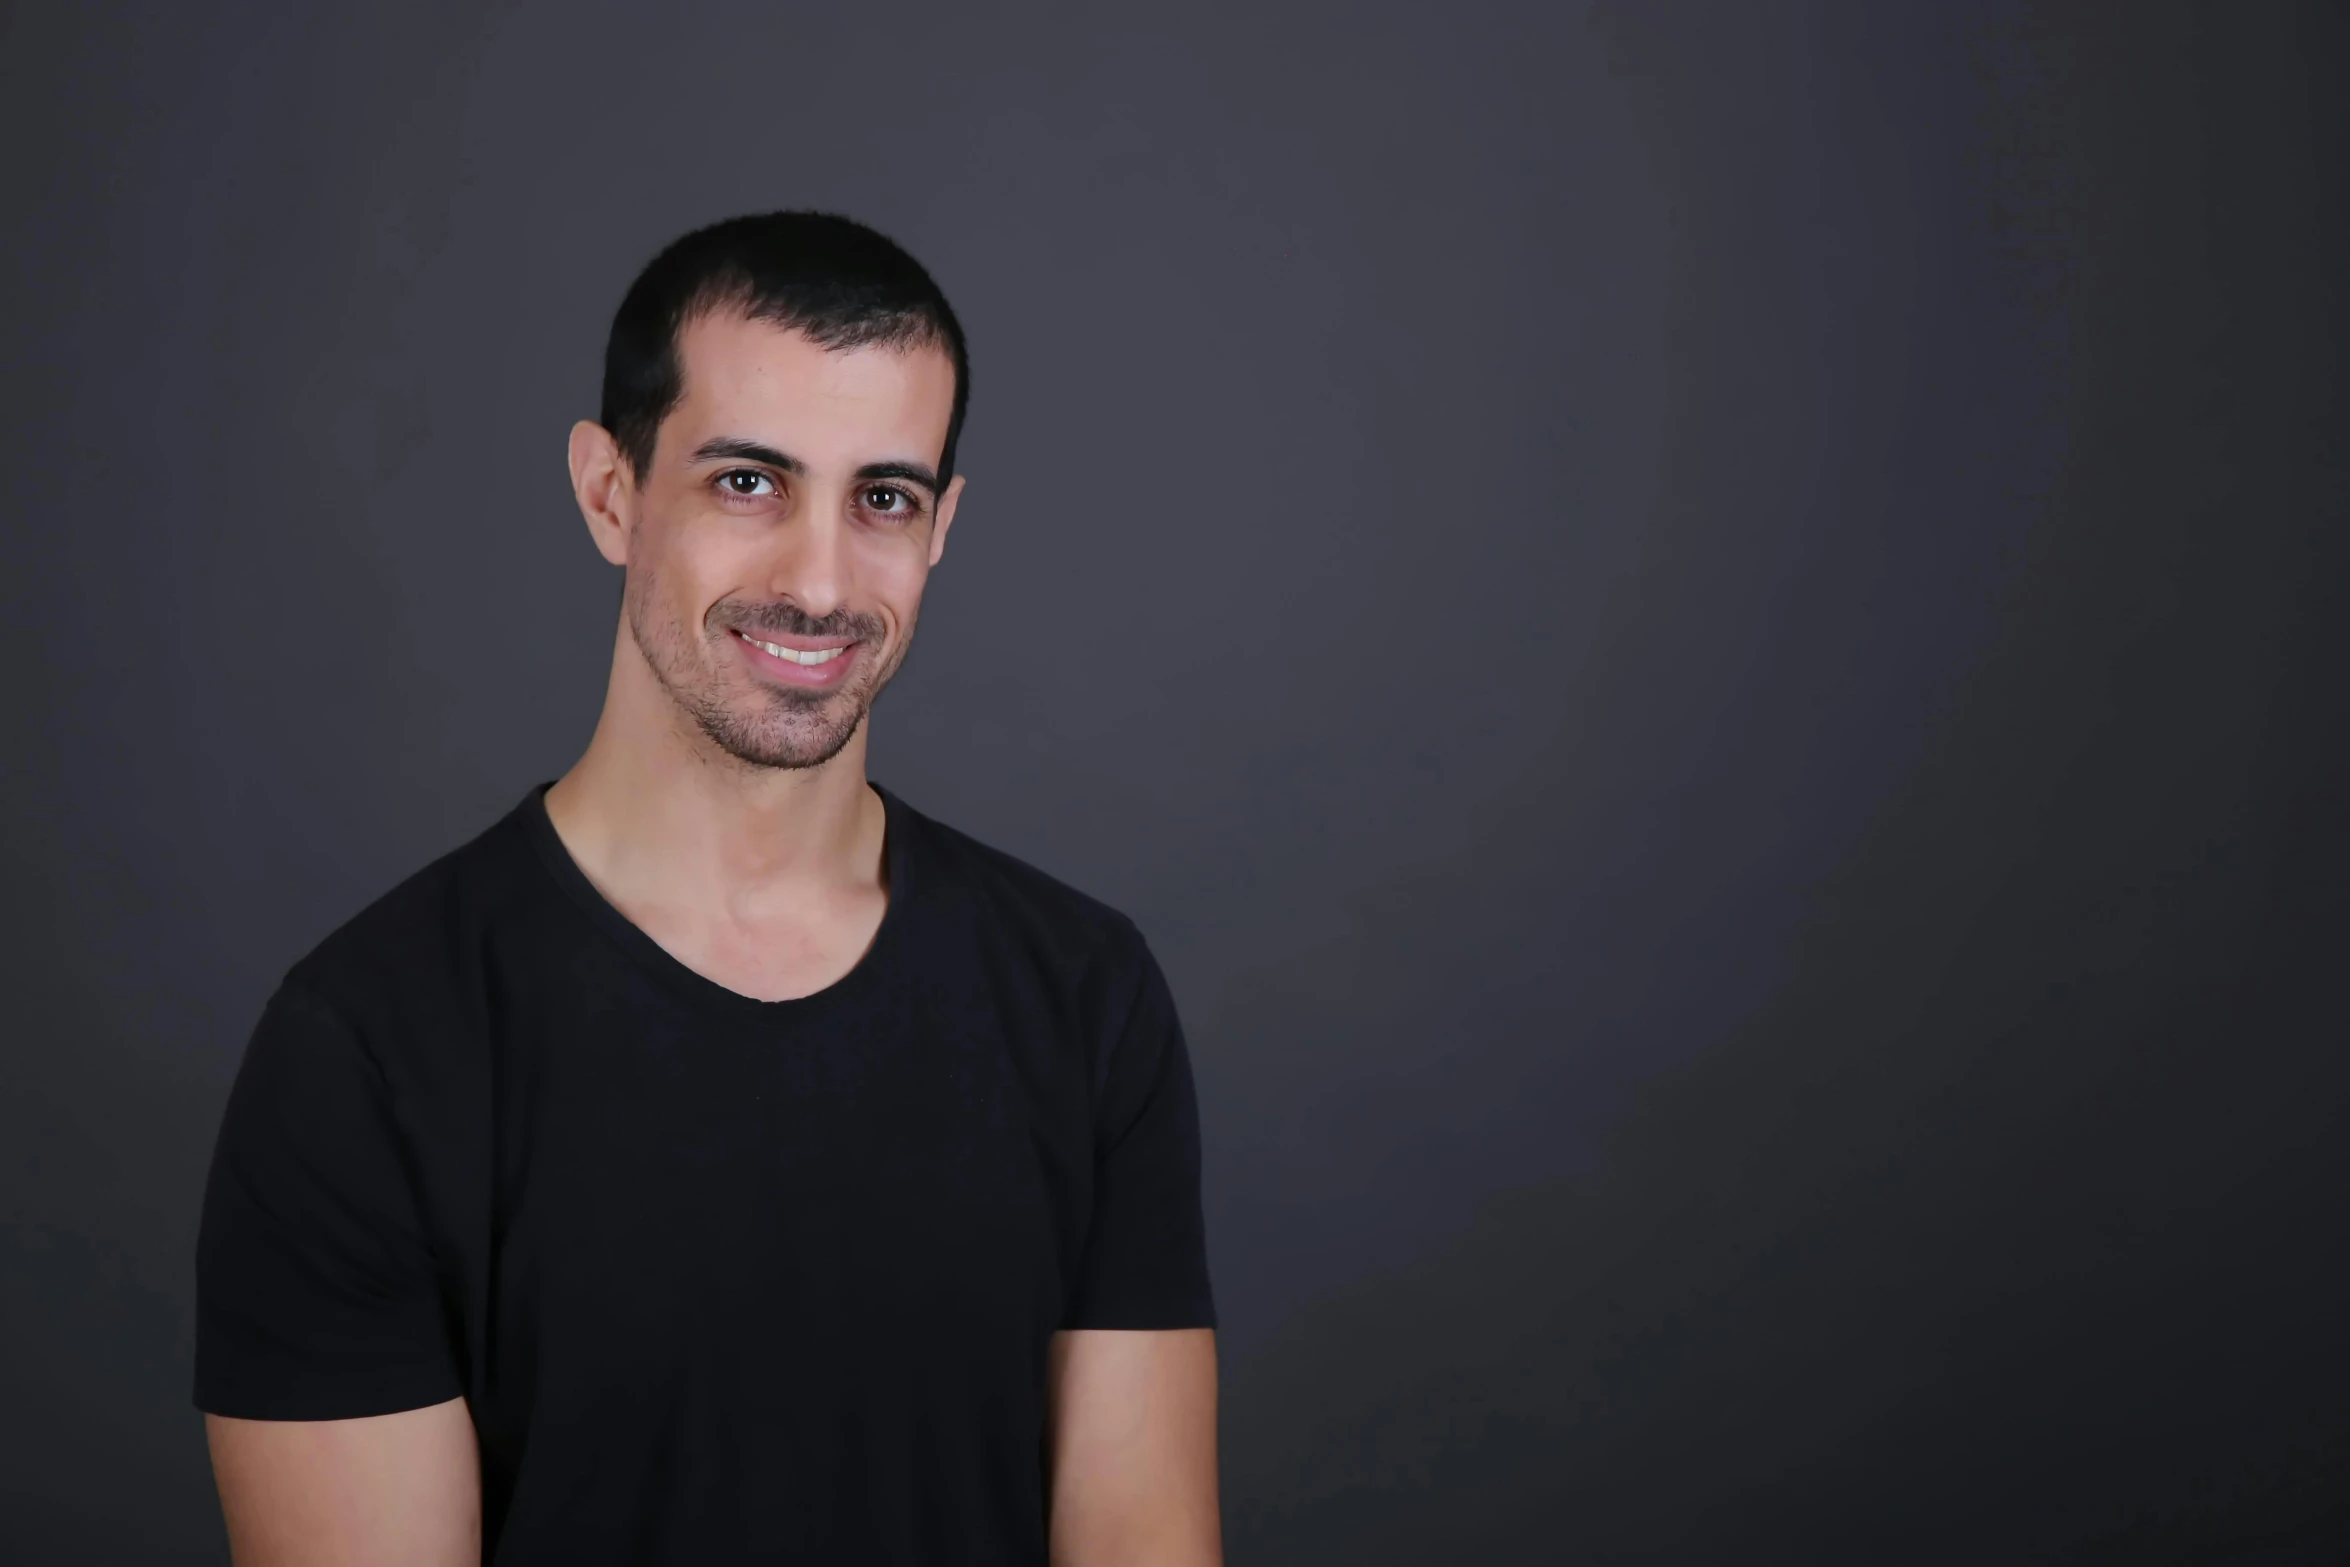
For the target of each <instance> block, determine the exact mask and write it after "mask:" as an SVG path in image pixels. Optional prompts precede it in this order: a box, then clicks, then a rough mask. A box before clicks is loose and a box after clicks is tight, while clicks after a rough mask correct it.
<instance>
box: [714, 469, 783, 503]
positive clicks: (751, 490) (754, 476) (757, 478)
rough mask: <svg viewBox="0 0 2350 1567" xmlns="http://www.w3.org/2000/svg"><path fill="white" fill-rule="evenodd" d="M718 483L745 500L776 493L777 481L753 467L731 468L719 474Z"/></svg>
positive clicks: (727, 491) (730, 493) (725, 489)
mask: <svg viewBox="0 0 2350 1567" xmlns="http://www.w3.org/2000/svg"><path fill="white" fill-rule="evenodd" d="M718 485H719V488H721V489H723V490H724V491H726V493H727V494H729V495H736V496H740V497H742V498H743V499H744V500H751V499H754V498H755V497H758V496H761V495H773V494H774V493H775V481H774V480H773V479H770V478H768V477H767V475H765V474H763V473H760V472H759V471H758V470H756V469H753V468H730V469H728V470H727V471H726V472H724V473H722V474H720V475H719V476H718ZM762 486H764V488H762Z"/></svg>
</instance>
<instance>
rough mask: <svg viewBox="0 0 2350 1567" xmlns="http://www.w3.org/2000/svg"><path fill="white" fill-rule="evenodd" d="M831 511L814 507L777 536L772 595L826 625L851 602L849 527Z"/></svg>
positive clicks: (769, 584) (770, 581)
mask: <svg viewBox="0 0 2350 1567" xmlns="http://www.w3.org/2000/svg"><path fill="white" fill-rule="evenodd" d="M829 513H830V509H829V508H823V507H811V508H809V509H808V510H806V511H803V512H802V513H800V515H798V516H796V517H794V518H792V519H791V521H789V522H788V523H786V524H785V525H784V526H783V527H781V528H779V529H777V530H776V539H775V557H774V560H773V562H772V563H771V565H770V566H769V568H768V580H767V590H768V591H769V592H770V593H773V594H775V595H776V596H777V597H778V598H785V599H789V600H791V602H792V603H794V604H796V605H798V606H799V608H800V611H801V613H803V614H805V615H807V616H809V617H810V618H811V619H817V620H821V619H822V618H823V617H825V616H826V615H829V614H831V613H832V612H833V611H834V610H836V609H838V608H840V606H841V605H842V604H843V603H845V602H847V599H848V593H849V540H848V538H847V537H846V534H847V525H846V524H845V523H844V522H843V521H842V520H841V519H840V518H839V517H837V516H834V515H830V514H829Z"/></svg>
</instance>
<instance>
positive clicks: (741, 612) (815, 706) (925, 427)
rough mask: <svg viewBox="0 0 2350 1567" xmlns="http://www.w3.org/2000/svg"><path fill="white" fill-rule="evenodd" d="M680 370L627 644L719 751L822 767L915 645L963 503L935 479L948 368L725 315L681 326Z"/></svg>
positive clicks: (648, 492) (955, 490) (926, 355)
mask: <svg viewBox="0 0 2350 1567" xmlns="http://www.w3.org/2000/svg"><path fill="white" fill-rule="evenodd" d="M678 358H679V363H680V366H681V368H682V369H683V372H684V386H685V395H684V398H683V400H682V401H681V402H680V403H679V404H678V406H677V407H676V408H675V409H674V410H673V411H671V413H670V415H669V417H668V418H667V419H665V420H663V421H662V424H661V430H660V437H659V440H658V441H657V443H656V444H655V447H654V451H653V461H652V466H651V467H650V468H648V469H647V470H646V472H645V474H644V475H643V477H642V478H641V479H640V480H638V481H637V483H636V486H635V503H634V505H633V507H632V508H631V510H632V511H633V524H632V526H631V529H630V532H629V537H628V541H627V559H626V564H627V570H628V582H627V589H626V592H625V596H624V600H623V608H624V612H625V614H626V616H627V620H628V627H629V631H630V633H631V634H632V635H633V637H634V638H635V641H636V645H637V647H638V648H639V649H640V650H641V651H642V652H643V654H644V658H645V662H646V664H647V665H649V666H650V667H651V670H652V672H653V675H654V677H655V678H656V679H657V680H658V681H659V682H660V683H661V685H662V686H663V687H664V688H666V690H667V691H668V693H669V695H670V696H671V697H672V698H673V699H674V700H675V701H676V702H677V704H678V706H679V707H680V708H681V709H682V710H683V711H684V712H685V713H686V714H687V715H688V716H689V717H691V718H692V720H693V721H694V722H695V723H696V724H697V725H698V726H699V727H700V728H701V730H702V732H703V733H704V734H705V735H707V736H708V737H709V738H710V739H711V740H712V741H714V742H715V743H716V744H717V745H718V746H719V747H721V748H722V749H723V750H725V751H727V752H728V753H729V754H731V755H733V756H735V757H737V758H738V759H740V760H742V761H744V762H747V763H750V764H752V765H754V766H760V767H815V766H819V765H821V764H822V763H825V762H828V761H830V760H831V759H832V758H833V757H834V756H835V755H837V754H839V752H840V751H841V749H842V748H843V747H844V746H846V745H847V744H848V743H849V741H850V739H851V738H852V737H853V736H855V734H856V733H857V728H858V726H859V725H860V724H862V723H863V722H864V720H865V715H866V713H867V711H868V710H869V709H870V708H871V707H872V705H873V699H874V698H875V697H876V696H877V695H879V694H880V691H881V688H882V687H883V686H884V685H886V684H888V683H889V679H890V677H891V676H892V675H894V674H896V673H897V670H898V666H899V665H900V664H901V663H903V662H904V661H905V657H906V650H907V648H908V647H909V645H910V644H911V643H912V641H913V637H914V621H915V617H916V614H917V612H918V611H919V610H920V608H921V603H922V585H923V582H924V581H925V580H926V579H927V578H928V576H929V574H930V568H931V567H932V566H933V565H935V564H936V563H937V561H938V557H939V551H940V550H941V549H942V548H943V547H944V545H945V542H946V530H947V525H948V524H949V523H950V522H951V521H952V520H953V518H954V507H955V501H956V499H957V498H958V497H959V495H960V492H961V489H962V481H961V480H960V479H957V480H955V481H954V482H953V483H952V484H951V485H949V486H948V487H947V489H946V491H945V493H943V494H942V493H940V490H939V484H938V479H937V464H938V461H939V457H940V452H941V448H942V447H943V446H944V445H945V443H946V430H947V420H948V416H949V414H950V412H951V411H952V408H953V401H954V389H955V379H954V366H953V364H952V362H951V361H950V360H949V359H948V358H947V356H946V353H945V352H944V350H941V349H936V348H927V347H926V348H919V349H915V350H912V351H902V350H898V349H892V348H884V347H867V348H855V349H849V350H846V351H842V352H832V351H829V350H827V349H824V348H822V347H819V346H818V345H817V344H816V343H815V342H813V341H811V340H810V339H809V338H807V337H804V336H802V335H801V334H799V333H798V332H794V331H789V330H786V329H784V328H781V327H777V326H774V325H771V324H769V323H766V322H760V321H750V320H745V319H744V318H743V317H741V316H740V315H737V314H734V313H731V312H727V313H722V314H718V315H712V316H706V317H703V318H702V319H700V320H697V321H694V322H692V323H690V324H689V325H687V326H686V327H685V329H684V330H683V331H682V332H680V333H679V335H678Z"/></svg>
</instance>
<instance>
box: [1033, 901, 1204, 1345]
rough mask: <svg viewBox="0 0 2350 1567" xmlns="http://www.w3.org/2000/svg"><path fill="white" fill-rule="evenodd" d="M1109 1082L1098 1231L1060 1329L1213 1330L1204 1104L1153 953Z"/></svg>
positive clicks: (1103, 1102)
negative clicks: (1203, 1202) (1204, 1217)
mask: <svg viewBox="0 0 2350 1567" xmlns="http://www.w3.org/2000/svg"><path fill="white" fill-rule="evenodd" d="M1137 950H1138V953H1139V961H1140V970H1141V972H1140V976H1139V981H1140V982H1139V985H1138V986H1137V987H1136V989H1135V991H1134V993H1133V995H1134V999H1133V1002H1132V1004H1131V1007H1130V1009H1129V1010H1128V1012H1127V1015H1126V1020H1125V1023H1124V1026H1123V1027H1122V1028H1121V1029H1120V1031H1119V1033H1118V1037H1117V1039H1116V1042H1115V1043H1114V1045H1113V1046H1112V1047H1111V1050H1110V1054H1109V1057H1108V1060H1107V1062H1106V1065H1105V1067H1104V1069H1103V1071H1102V1073H1101V1085H1100V1089H1099V1091H1098V1094H1097V1097H1096V1108H1095V1116H1094V1127H1095V1130H1094V1172H1093V1175H1094V1188H1093V1210H1092V1218H1091V1222H1090V1224H1089V1226H1088V1228H1087V1231H1086V1239H1085V1252H1084V1258H1083V1261H1082V1263H1081V1264H1080V1267H1079V1270H1078V1277H1077V1281H1076V1287H1075V1289H1074V1290H1073V1291H1072V1293H1071V1296H1070V1300H1069V1305H1068V1309H1067V1310H1066V1312H1065V1313H1064V1314H1063V1320H1062V1324H1061V1325H1062V1326H1063V1327H1067V1328H1132V1329H1147V1328H1195V1327H1214V1326H1215V1323H1216V1309H1215V1301H1214V1297H1213V1295H1212V1293H1211V1292H1210V1290H1209V1286H1208V1257H1207V1235H1206V1226H1205V1225H1204V1224H1203V1223H1202V1221H1201V1217H1200V1152H1199V1104H1198V1101H1197V1099H1196V1098H1195V1097H1194V1095H1193V1091H1192V1081H1191V1058H1190V1055H1189V1053H1188V1052H1187V1051H1186V1050H1185V1048H1184V1043H1183V1029H1182V1025H1181V1024H1180V1023H1179V1022H1178V1020H1177V1018H1176V1015H1175V1001H1174V998H1173V997H1172V996H1170V995H1169V994H1168V992H1167V981H1166V978H1165V977H1164V976H1163V975H1162V974H1161V973H1160V972H1159V966H1158V964H1157V962H1156V961H1154V960H1153V959H1152V957H1151V955H1150V953H1149V951H1148V949H1147V948H1140V947H1139V946H1138V948H1137Z"/></svg>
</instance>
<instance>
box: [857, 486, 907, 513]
mask: <svg viewBox="0 0 2350 1567" xmlns="http://www.w3.org/2000/svg"><path fill="white" fill-rule="evenodd" d="M901 502H903V503H904V505H903V507H902V508H901V505H900V503H901ZM865 504H866V505H868V506H870V507H872V508H873V509H874V510H875V511H898V510H900V509H905V510H911V509H912V506H913V503H912V502H911V501H909V500H907V499H906V493H905V491H903V490H893V489H891V488H890V487H889V486H887V485H885V484H884V485H876V486H874V487H873V488H872V489H870V490H867V491H866V492H865Z"/></svg>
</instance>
